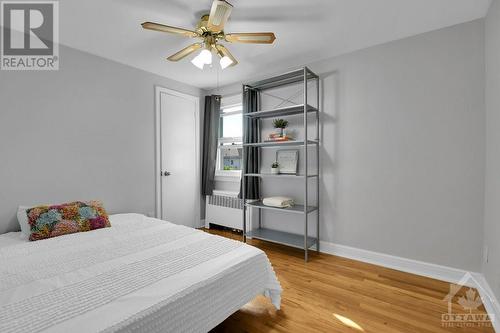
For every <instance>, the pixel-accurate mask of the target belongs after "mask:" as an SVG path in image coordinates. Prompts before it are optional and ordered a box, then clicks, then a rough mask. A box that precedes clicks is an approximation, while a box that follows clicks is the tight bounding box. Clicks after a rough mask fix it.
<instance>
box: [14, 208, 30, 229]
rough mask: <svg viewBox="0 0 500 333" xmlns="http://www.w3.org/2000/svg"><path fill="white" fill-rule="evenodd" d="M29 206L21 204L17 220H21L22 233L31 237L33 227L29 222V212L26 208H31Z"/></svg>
mask: <svg viewBox="0 0 500 333" xmlns="http://www.w3.org/2000/svg"><path fill="white" fill-rule="evenodd" d="M30 208H31V207H28V206H19V208H18V209H17V222H19V226H20V227H21V233H22V234H23V235H24V236H26V237H29V236H30V234H31V228H30V225H29V223H28V214H26V210H27V209H30Z"/></svg>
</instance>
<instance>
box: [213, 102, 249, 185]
mask: <svg viewBox="0 0 500 333" xmlns="http://www.w3.org/2000/svg"><path fill="white" fill-rule="evenodd" d="M242 111H243V106H242V105H241V103H239V104H233V105H228V106H223V107H222V109H221V116H220V124H219V145H218V146H219V149H218V153H217V170H218V173H219V174H226V175H228V174H235V175H238V176H239V174H240V172H241V171H240V170H241V163H242V153H243V149H242V141H243V139H242V136H243V134H242V133H243V115H242Z"/></svg>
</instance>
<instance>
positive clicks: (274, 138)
mask: <svg viewBox="0 0 500 333" xmlns="http://www.w3.org/2000/svg"><path fill="white" fill-rule="evenodd" d="M290 140H292V138H291V137H290V136H288V135H286V134H285V135H283V136H281V135H280V134H278V133H271V134H269V136H268V138H267V140H266V142H275V141H290Z"/></svg>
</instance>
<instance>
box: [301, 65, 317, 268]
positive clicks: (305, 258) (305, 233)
mask: <svg viewBox="0 0 500 333" xmlns="http://www.w3.org/2000/svg"><path fill="white" fill-rule="evenodd" d="M307 75H308V73H307V68H306V67H304V159H303V160H304V176H305V177H304V260H305V262H307V260H308V253H307V251H308V244H307V237H308V231H307V227H308V221H307V219H308V217H309V212H308V211H307V207H308V205H309V198H308V195H307V185H308V181H309V178H308V177H307V176H308V175H309V174H308V170H307V169H308V168H307V163H308V162H307V161H308V156H307V140H308V139H309V136H308V134H307V111H308V110H307ZM316 113H317V112H316Z"/></svg>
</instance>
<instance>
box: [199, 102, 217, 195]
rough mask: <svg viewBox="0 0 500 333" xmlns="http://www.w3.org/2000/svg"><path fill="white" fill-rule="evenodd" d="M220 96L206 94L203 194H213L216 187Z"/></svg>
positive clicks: (202, 174)
mask: <svg viewBox="0 0 500 333" xmlns="http://www.w3.org/2000/svg"><path fill="white" fill-rule="evenodd" d="M220 98H221V97H220V96H218V95H211V96H205V114H204V121H203V156H202V158H203V161H202V171H201V194H203V195H212V192H213V190H214V187H215V167H216V165H215V164H216V163H217V141H218V139H219V119H220Z"/></svg>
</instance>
